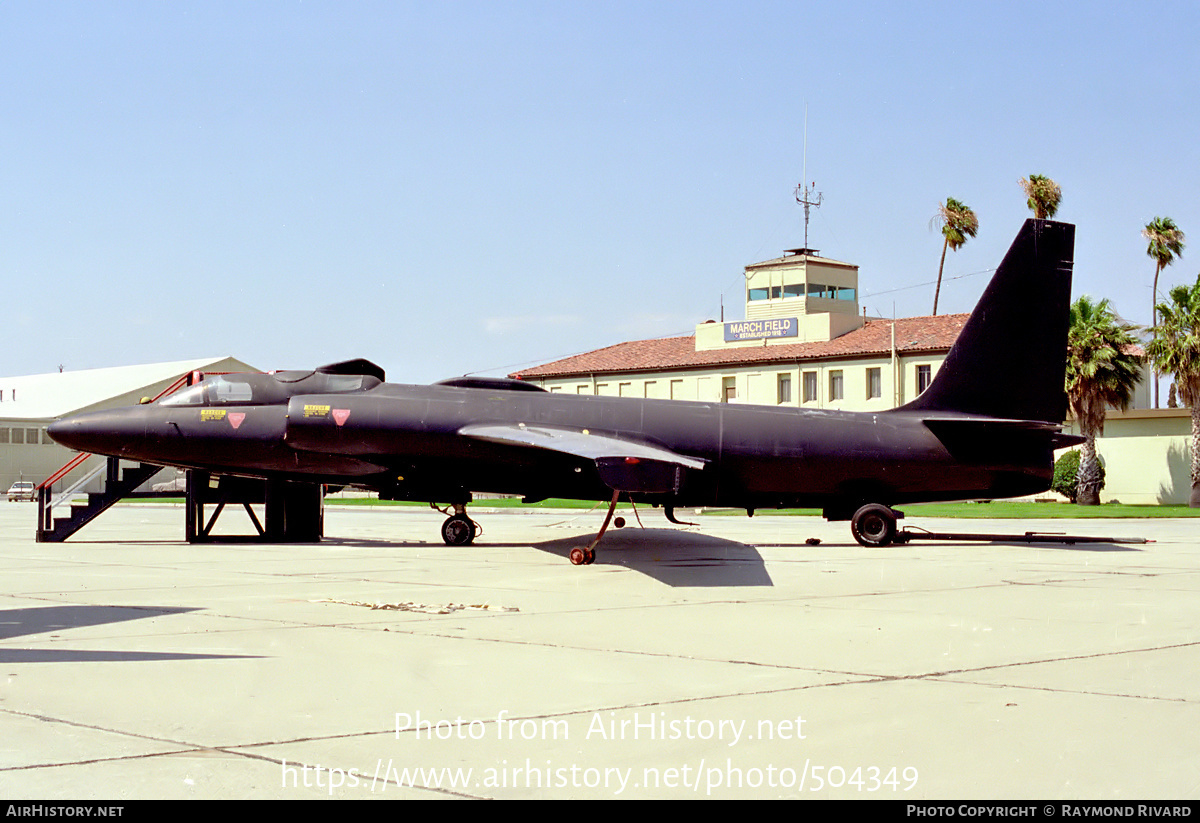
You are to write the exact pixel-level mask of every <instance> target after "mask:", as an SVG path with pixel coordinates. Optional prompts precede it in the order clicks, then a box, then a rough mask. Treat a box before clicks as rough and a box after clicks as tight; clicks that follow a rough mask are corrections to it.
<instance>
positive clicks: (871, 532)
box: [850, 503, 896, 546]
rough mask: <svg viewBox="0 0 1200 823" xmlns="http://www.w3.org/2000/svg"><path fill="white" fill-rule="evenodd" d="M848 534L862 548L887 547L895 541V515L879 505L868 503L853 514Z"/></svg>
mask: <svg viewBox="0 0 1200 823" xmlns="http://www.w3.org/2000/svg"><path fill="white" fill-rule="evenodd" d="M850 533H851V534H853V535H854V539H855V540H857V541H858V542H859V544H860V545H863V546H887V545H890V544H891V543H893V542H894V541H895V540H896V513H895V512H893V511H892V510H891V509H889V508H888V507H887V506H884V505H881V504H879V503H868V504H867V505H866V506H863V507H862V508H860V509H859V510H858V511H856V512H855V513H854V517H853V518H851V520H850Z"/></svg>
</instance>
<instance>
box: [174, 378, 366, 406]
mask: <svg viewBox="0 0 1200 823" xmlns="http://www.w3.org/2000/svg"><path fill="white" fill-rule="evenodd" d="M381 382H382V381H381V380H380V379H379V378H378V377H375V376H374V375H369V374H327V373H322V372H306V373H297V372H281V373H279V374H278V375H272V374H220V375H214V376H213V377H209V378H207V379H205V380H204V381H202V382H200V383H197V384H196V385H194V386H188V387H187V388H185V389H181V390H179V391H177V392H175V394H172V395H171V396H169V397H166V398H163V399H162V400H160V401H159V405H162V406H270V405H273V404H276V403H286V402H287V400H288V398H289V397H293V396H295V395H298V394H342V393H345V392H356V391H366V390H367V389H373V388H375V387H376V386H378V385H379V384H380V383H381Z"/></svg>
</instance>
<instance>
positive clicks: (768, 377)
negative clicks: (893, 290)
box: [530, 354, 945, 411]
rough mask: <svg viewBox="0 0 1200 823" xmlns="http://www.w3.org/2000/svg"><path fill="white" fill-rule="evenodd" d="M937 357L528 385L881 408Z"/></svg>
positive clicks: (906, 391) (904, 397) (935, 364)
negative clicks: (730, 393)
mask: <svg viewBox="0 0 1200 823" xmlns="http://www.w3.org/2000/svg"><path fill="white" fill-rule="evenodd" d="M944 359H945V356H944V355H940V354H937V355H910V356H905V357H896V358H891V357H876V358H858V359H845V360H828V361H821V362H801V363H780V364H770V365H752V366H746V365H737V366H728V367H713V368H707V369H687V370H680V371H670V370H663V371H659V372H647V373H641V374H629V375H605V376H603V377H595V378H593V377H587V378H580V377H564V378H532V379H530V382H532V383H534V384H536V385H539V386H541V387H542V388H544V389H546V390H547V391H552V392H565V393H568V394H593V395H600V396H606V397H645V398H650V399H655V400H693V401H699V402H703V403H722V402H732V403H752V404H754V405H759V406H791V407H794V408H801V409H840V410H846V411H884V410H886V409H891V408H895V407H896V406H902V405H904V404H905V403H907V402H909V401H910V400H912V399H914V398H915V397H916V396H917V394H918V391H917V386H918V379H919V377H918V369H919V368H921V367H926V368H928V369H929V375H930V379H932V377H933V376H935V375H936V374H937V372H938V369H940V368H941V366H942V361H943V360H944ZM839 386H840V390H841V396H840V397H838V396H837V394H838V388H839ZM731 388H732V390H733V391H732V396H729V394H728V391H729V389H731Z"/></svg>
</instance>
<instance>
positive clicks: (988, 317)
mask: <svg viewBox="0 0 1200 823" xmlns="http://www.w3.org/2000/svg"><path fill="white" fill-rule="evenodd" d="M1074 256H1075V226H1073V225H1072V224H1070V223H1057V222H1051V221H1049V220H1033V219H1030V220H1026V221H1025V225H1024V226H1022V227H1021V231H1020V232H1019V233H1018V234H1017V238H1016V240H1014V241H1013V244H1012V246H1011V247H1010V248H1009V250H1008V254H1006V255H1004V260H1003V261H1002V262H1001V263H1000V267H999V268H997V269H996V273H995V274H994V275H993V276H992V281H991V283H989V284H988V287H987V289H986V290H985V291H984V293H983V297H981V298H980V299H979V303H978V304H977V305H976V306H975V311H973V312H971V317H970V318H969V319H968V320H967V324H966V325H965V326H964V327H963V330H962V333H961V334H960V335H959V336H958V340H957V341H956V342H955V344H954V346H953V347H952V348H951V349H950V353H949V354H948V355H946V360H945V362H944V363H943V364H942V367H941V369H940V370H939V371H938V373H937V375H936V376H935V377H934V379H933V383H932V384H930V386H929V388H928V389H926V390H925V392H924V393H922V394H921V396H920V397H918V398H917V399H916V400H913V401H912V402H911V403H909V404H907V405H905V406H902V407H901V408H902V409H904V410H910V411H950V412H963V413H967V414H979V415H987V416H989V417H1002V418H1009V419H1016V420H1044V421H1047V422H1052V423H1061V422H1062V421H1063V419H1064V418H1065V416H1066V408H1067V400H1066V394H1065V392H1064V389H1063V381H1064V379H1065V376H1066V374H1065V372H1066V358H1067V355H1066V352H1067V325H1068V312H1069V309H1070V303H1071V268H1072V266H1073V265H1074Z"/></svg>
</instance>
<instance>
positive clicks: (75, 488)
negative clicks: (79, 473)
mask: <svg viewBox="0 0 1200 823" xmlns="http://www.w3.org/2000/svg"><path fill="white" fill-rule="evenodd" d="M84 456H85V457H91V455H90V454H89V455H84ZM107 468H108V464H107V463H101V464H100V465H98V466H96V467H95V468H94V469H92V470H91V471H90V472H88V473H87V474H85V475H83V477H81V478H79V479H78V480H76V481H75V482H74V483H72V484H71V487H70V488H68V489H64V490H63V491H61V492H59V493H58V495H57V496H55V497H54V498H53V499H51V500H50V502H49V503H47V504H46V508H47V509H48V510H50V511H53V510H54V509H55V507H57V506H61V505H63V504H64V503H70V502H71V500H73V499H74V497H75V495H76V494H78V493H79V490H80V489H82V488H83V487H84V486H86V485H87V484H88V483H89V482H91V480H92V479H93V478H94V477H95V476H96V475H98V474H100V472H102V471H104V470H105V469H107Z"/></svg>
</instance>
